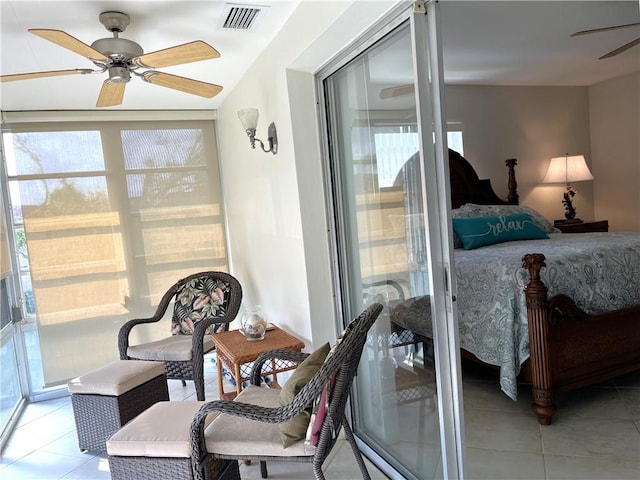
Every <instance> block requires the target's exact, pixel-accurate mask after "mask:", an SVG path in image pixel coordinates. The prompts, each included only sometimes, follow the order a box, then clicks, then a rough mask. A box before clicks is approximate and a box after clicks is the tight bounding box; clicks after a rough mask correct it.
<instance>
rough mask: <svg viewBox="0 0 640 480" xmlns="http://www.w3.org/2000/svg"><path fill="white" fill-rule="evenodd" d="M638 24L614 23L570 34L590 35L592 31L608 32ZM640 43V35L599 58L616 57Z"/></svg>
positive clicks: (573, 35)
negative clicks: (609, 25)
mask: <svg viewBox="0 0 640 480" xmlns="http://www.w3.org/2000/svg"><path fill="white" fill-rule="evenodd" d="M638 25H640V23H628V24H626V25H614V26H612V27H602V28H593V29H591V30H581V31H579V32H575V33H572V34H571V35H570V36H571V37H578V36H580V35H589V34H591V33H600V32H608V31H610V30H618V29H620V28H630V27H636V26H638ZM638 44H640V37H638V38H636V39H635V40H631V41H630V42H629V43H625V44H624V45H622V46H621V47H618V48H616V49H615V50H611V51H610V52H609V53H605V54H604V55H602V56H601V57H598V60H602V59H603V58H611V57H615V56H616V55H620V54H621V53H622V52H625V51H627V50H629V49H630V48H631V47H635V46H636V45H638Z"/></svg>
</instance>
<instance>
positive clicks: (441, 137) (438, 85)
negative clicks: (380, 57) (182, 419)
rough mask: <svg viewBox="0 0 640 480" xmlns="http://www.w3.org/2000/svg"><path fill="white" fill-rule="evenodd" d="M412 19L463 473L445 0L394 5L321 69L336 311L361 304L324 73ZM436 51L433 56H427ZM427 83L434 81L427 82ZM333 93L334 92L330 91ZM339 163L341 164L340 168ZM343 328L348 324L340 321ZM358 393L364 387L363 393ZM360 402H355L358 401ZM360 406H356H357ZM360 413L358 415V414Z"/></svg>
mask: <svg viewBox="0 0 640 480" xmlns="http://www.w3.org/2000/svg"><path fill="white" fill-rule="evenodd" d="M407 21H409V22H410V29H411V39H412V55H413V65H414V85H415V97H416V110H417V120H418V126H419V127H418V132H419V137H420V160H421V163H422V165H428V167H429V168H428V169H427V168H422V169H421V172H422V173H421V175H422V185H424V191H423V202H424V212H425V214H424V216H425V218H424V221H425V225H437V226H438V227H439V228H438V230H439V231H438V232H432V233H436V234H435V235H429V242H428V244H427V249H428V256H429V264H430V265H431V267H432V268H431V272H430V273H431V278H430V281H431V282H432V283H431V285H433V287H432V288H433V292H434V293H435V295H434V298H433V299H432V302H433V304H434V307H433V308H434V312H435V317H434V322H433V327H434V343H435V363H436V371H437V372H438V375H437V379H438V380H437V381H438V384H437V390H438V409H439V415H440V438H441V450H442V459H443V461H442V463H443V465H442V470H443V472H442V473H443V476H444V478H463V464H464V459H463V438H464V426H463V423H464V420H463V415H462V411H463V405H462V381H461V371H460V349H459V340H458V329H457V319H456V304H455V298H456V291H455V278H454V276H453V272H452V267H451V266H452V265H453V247H452V245H453V243H452V230H451V222H450V210H451V201H450V196H449V164H448V155H447V139H446V118H445V112H444V78H443V69H442V46H441V31H440V20H439V6H438V3H437V2H436V1H429V2H422V1H416V2H412V3H411V4H409V5H408V4H407V3H406V2H403V3H401V4H399V5H398V6H396V7H395V8H394V9H393V10H391V11H390V12H389V14H387V15H386V16H385V17H384V18H383V19H382V20H380V21H379V22H377V23H375V24H374V25H372V26H371V27H370V28H369V29H368V30H367V31H366V32H365V33H364V34H363V35H361V36H360V37H359V38H358V39H357V40H355V41H354V42H353V44H352V45H351V46H350V47H347V48H346V49H345V50H343V52H341V53H340V54H339V55H338V56H337V57H336V58H335V59H334V60H333V61H332V62H330V63H329V64H327V65H326V66H325V67H324V68H323V69H322V70H321V71H320V72H319V73H318V74H317V75H316V91H317V95H318V101H319V105H320V108H319V121H320V123H321V130H322V132H321V133H322V137H321V138H322V145H323V149H324V151H323V157H324V159H325V165H324V168H325V175H324V178H325V192H326V195H327V198H326V204H327V208H328V210H329V219H330V228H331V230H332V232H331V238H330V240H331V243H332V245H331V254H332V258H333V267H334V268H333V283H334V285H335V286H336V291H338V292H340V295H336V296H335V299H336V311H338V312H342V314H343V317H345V318H349V317H350V316H352V314H353V313H354V312H349V305H351V304H352V302H351V298H349V289H348V285H347V284H346V283H345V282H346V281H348V280H345V279H344V278H341V275H340V272H341V271H342V269H343V267H345V265H341V264H340V262H341V257H342V258H343V257H344V255H339V253H340V252H339V250H340V248H341V247H340V244H339V243H340V242H339V240H338V238H337V235H338V233H337V225H338V224H339V223H340V222H343V221H344V218H343V212H341V207H340V206H341V205H343V204H344V203H343V199H342V198H339V192H334V190H333V187H332V184H331V182H332V179H335V178H336V175H338V180H339V181H341V180H340V179H339V172H337V171H333V170H332V166H331V161H330V158H331V157H332V150H333V147H334V146H333V142H334V141H335V139H332V138H331V136H330V133H329V132H330V128H329V123H330V119H329V118H328V117H329V115H331V112H330V111H329V109H328V101H327V100H328V99H327V98H326V96H325V91H324V81H325V80H326V79H327V78H328V77H329V76H330V75H331V74H333V73H335V72H336V71H337V70H339V69H340V68H341V67H343V66H345V65H347V64H348V63H349V62H350V61H351V60H352V59H354V58H355V57H357V56H359V55H360V54H362V53H363V52H365V51H366V50H367V49H368V48H370V47H371V46H373V45H374V44H375V43H377V42H378V41H380V40H381V39H382V38H384V37H385V36H386V35H388V34H389V33H390V32H392V31H393V30H394V29H396V28H397V27H399V26H400V25H402V24H403V23H405V22H407ZM425 59H428V62H427V61H425ZM421 85H426V86H430V87H431V88H428V87H427V88H426V89H425V88H424V87H422V88H421V87H420V86H421ZM328 95H331V93H329V94H328ZM423 121H424V122H428V125H429V126H430V128H424V127H423V123H422V122H423ZM336 170H337V169H336ZM427 170H428V171H435V172H436V177H435V178H431V177H427V176H426V171H427ZM337 327H338V331H340V330H341V328H342V327H343V325H338V326H337ZM356 395H357V393H356ZM353 403H354V402H352V405H353ZM352 408H353V407H352ZM351 418H353V415H351ZM354 433H356V440H357V441H358V444H359V446H360V448H361V449H362V450H363V452H365V454H366V455H368V456H370V457H371V458H373V459H374V461H375V463H376V464H377V465H378V467H379V468H381V469H382V470H383V471H385V473H387V474H389V475H391V476H392V477H393V476H394V475H397V474H398V472H397V471H396V470H395V469H394V468H393V467H392V466H391V465H389V464H388V463H387V462H386V460H384V459H383V458H382V457H381V456H380V455H378V454H377V453H376V452H375V451H374V450H373V449H372V448H371V447H369V446H368V445H367V444H365V443H364V441H363V440H361V439H359V438H358V435H357V425H354Z"/></svg>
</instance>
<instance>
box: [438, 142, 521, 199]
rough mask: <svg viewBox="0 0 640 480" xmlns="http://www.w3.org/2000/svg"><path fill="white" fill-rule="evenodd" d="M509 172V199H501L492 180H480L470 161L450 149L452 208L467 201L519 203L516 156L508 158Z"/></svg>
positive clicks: (506, 162)
mask: <svg viewBox="0 0 640 480" xmlns="http://www.w3.org/2000/svg"><path fill="white" fill-rule="evenodd" d="M504 163H505V165H506V166H507V169H508V172H509V180H508V189H509V194H508V195H507V200H503V199H501V198H500V197H499V196H498V195H496V193H495V192H494V190H493V187H492V186H491V181H490V180H487V179H484V180H480V179H479V178H478V174H477V173H476V171H475V170H474V169H473V167H472V166H471V164H470V163H469V161H468V160H467V159H466V158H464V157H463V156H462V155H460V154H459V153H458V152H456V151H455V150H451V149H449V176H450V181H451V208H458V207H460V206H461V205H464V204H465V203H477V204H480V205H518V184H517V182H516V174H515V165H516V164H517V163H518V161H517V160H516V159H515V158H510V159H509V160H506V161H505V162H504Z"/></svg>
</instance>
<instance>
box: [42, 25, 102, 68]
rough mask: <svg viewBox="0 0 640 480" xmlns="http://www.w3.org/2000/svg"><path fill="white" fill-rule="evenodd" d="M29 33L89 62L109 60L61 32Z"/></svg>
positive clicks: (47, 30)
mask: <svg viewBox="0 0 640 480" xmlns="http://www.w3.org/2000/svg"><path fill="white" fill-rule="evenodd" d="M29 32H31V33H33V34H34V35H37V36H39V37H41V38H44V39H45V40H49V41H50V42H53V43H55V44H57V45H60V46H61V47H63V48H66V49H67V50H71V51H72V52H75V53H77V54H79V55H82V56H83V57H87V58H89V59H91V60H98V61H100V62H106V61H108V60H109V58H108V57H106V56H105V55H103V54H102V53H100V52H99V51H98V50H96V49H95V48H92V47H90V46H89V45H87V44H86V43H83V42H81V41H80V40H78V39H77V38H75V37H72V36H71V35H69V34H68V33H67V32H63V31H62V30H49V29H42V28H30V29H29Z"/></svg>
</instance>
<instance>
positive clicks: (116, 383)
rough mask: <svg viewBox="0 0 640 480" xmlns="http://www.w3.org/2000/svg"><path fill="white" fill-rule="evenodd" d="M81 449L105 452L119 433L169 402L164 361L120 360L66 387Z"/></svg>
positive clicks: (70, 382)
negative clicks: (137, 418) (159, 403)
mask: <svg viewBox="0 0 640 480" xmlns="http://www.w3.org/2000/svg"><path fill="white" fill-rule="evenodd" d="M67 387H68V389H69V392H70V393H71V404H72V407H73V414H74V417H75V422H76V430H77V433H78V445H79V447H80V449H81V450H90V451H97V452H106V445H105V442H106V440H107V438H109V437H110V436H111V435H112V434H113V433H114V432H115V431H116V430H118V429H119V428H120V427H121V426H122V425H124V424H125V423H127V422H128V421H129V420H131V419H132V418H134V417H135V416H137V415H138V414H140V413H142V412H143V411H144V410H146V409H147V408H149V407H150V406H151V405H153V404H154V403H156V402H159V401H163V400H164V401H166V400H169V389H168V388H167V379H166V376H165V374H164V366H163V364H162V362H146V361H139V360H118V361H116V362H113V363H110V364H108V365H105V366H104V367H102V368H99V369H97V370H94V371H92V372H90V373H87V374H85V375H81V376H80V377H77V378H74V379H73V380H71V381H69V383H68V384H67Z"/></svg>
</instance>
